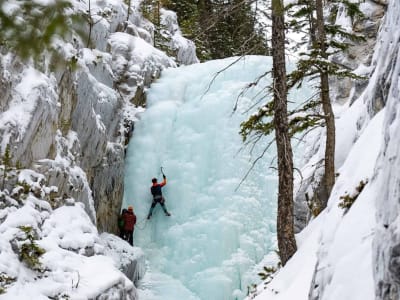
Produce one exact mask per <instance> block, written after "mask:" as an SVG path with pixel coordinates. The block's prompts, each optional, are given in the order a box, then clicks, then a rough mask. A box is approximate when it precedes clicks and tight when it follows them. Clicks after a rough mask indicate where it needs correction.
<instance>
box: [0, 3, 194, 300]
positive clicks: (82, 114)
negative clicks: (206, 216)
mask: <svg viewBox="0 0 400 300" xmlns="http://www.w3.org/2000/svg"><path fill="white" fill-rule="evenodd" d="M89 2H90V1H73V2H72V3H73V10H75V11H76V12H78V13H81V14H87V13H88V12H89V14H90V15H91V18H92V20H93V24H94V25H93V26H92V29H91V36H90V37H91V40H90V43H89V44H87V40H82V39H81V36H80V35H78V34H76V33H75V32H72V33H71V36H70V37H69V38H68V39H66V40H61V39H60V38H57V37H56V38H55V39H54V44H53V47H54V48H56V49H58V50H57V51H58V55H61V56H62V57H64V58H65V61H66V63H65V64H61V65H60V64H56V65H55V69H51V70H50V68H49V65H51V64H53V62H54V60H55V59H56V56H54V54H53V53H43V55H42V57H41V58H40V59H39V61H35V62H25V61H24V62H23V61H21V60H20V59H19V58H18V57H16V56H15V55H14V54H13V53H10V52H8V51H7V50H6V49H1V53H0V92H1V94H0V97H1V99H0V112H1V114H0V141H1V144H0V150H1V151H0V153H1V157H2V164H1V163H0V164H1V172H0V183H2V185H1V186H0V235H1V239H0V240H1V243H0V277H1V279H2V280H1V283H0V294H1V293H4V292H5V291H6V292H9V294H6V296H7V295H9V296H10V297H11V298H12V297H13V296H15V295H17V294H18V293H20V288H21V287H22V288H23V289H24V290H26V293H32V291H33V294H32V295H34V296H32V297H33V298H35V299H42V297H56V298H57V297H63V296H64V294H65V295H72V296H74V295H75V296H80V297H87V298H90V299H94V298H96V297H102V298H101V299H103V298H104V299H105V298H107V299H135V298H136V296H137V295H136V289H135V287H134V285H133V284H132V282H131V281H130V280H132V281H133V280H137V279H138V278H140V277H141V276H142V275H143V267H144V266H143V264H144V259H143V254H142V253H141V251H140V249H138V248H132V247H130V246H129V245H127V244H126V243H125V242H123V241H121V240H119V239H118V238H116V237H115V238H112V237H111V236H107V235H102V236H100V235H99V232H100V233H101V232H103V231H107V232H113V233H116V232H117V216H118V214H119V212H120V208H121V202H122V194H123V181H124V157H125V147H126V145H127V143H128V140H129V137H130V134H131V131H132V130H133V126H134V122H135V120H136V117H137V116H136V115H137V114H138V113H140V112H141V111H143V110H144V108H143V107H144V105H145V96H144V92H145V89H146V88H147V87H148V86H149V85H150V83H151V82H152V81H153V80H155V79H156V78H157V77H158V76H159V74H160V72H161V71H162V70H163V69H164V68H167V67H175V66H176V65H177V64H190V63H194V62H197V58H196V55H195V47H194V45H193V43H192V42H190V41H188V40H186V39H184V38H183V37H182V36H180V35H179V33H180V32H179V30H178V29H177V28H178V27H177V24H176V18H175V19H174V18H173V16H174V14H173V13H171V12H168V11H165V12H163V13H165V14H167V15H168V16H170V17H169V18H167V19H168V24H169V27H170V28H171V30H173V32H170V34H169V36H168V38H167V42H168V44H167V45H166V47H172V48H173V49H172V50H173V51H172V52H175V53H177V54H179V55H178V56H176V57H170V56H168V55H167V54H165V53H164V52H162V51H160V50H158V49H156V48H154V47H153V46H152V45H153V35H154V25H153V24H151V23H150V22H148V21H147V20H145V19H144V18H143V17H142V16H141V14H140V13H139V7H138V6H139V2H137V1H132V7H131V9H130V13H129V18H128V13H127V11H128V9H127V6H126V4H125V2H124V1H122V0H121V1H91V3H90V4H91V6H90V8H89ZM171 16H172V19H171ZM167 19H166V20H167ZM174 22H175V23H174ZM79 26H81V28H80V30H82V31H83V32H89V23H87V24H80V25H79ZM176 41H179V43H177V42H176ZM87 45H89V46H90V47H89V48H87V47H86V46H87ZM46 203H47V204H46ZM68 207H70V208H68ZM59 220H60V221H59ZM74 224H77V225H76V226H74ZM93 224H94V225H93ZM96 227H97V228H96ZM74 228H76V229H74ZM98 231H99V232H98ZM89 233H90V235H89ZM25 244H29V245H31V246H32V247H36V246H35V245H39V246H40V247H41V248H42V249H44V252H45V254H41V251H39V250H38V252H37V253H36V252H34V253H36V255H37V256H38V257H39V256H40V263H38V264H37V268H35V270H33V271H32V270H31V269H32V265H29V264H28V265H27V264H26V263H24V261H23V260H22V263H21V262H19V260H18V258H20V259H21V255H24V254H23V249H25V248H24V247H25V246H23V245H25ZM125 244H126V245H125ZM21 245H22V246H21ZM133 249H135V250H133ZM60 255H63V256H64V258H65V260H69V263H70V264H71V265H70V266H67V265H64V264H63V259H60ZM110 257H111V258H112V259H111V260H110V259H109V258H110ZM10 264H11V265H10ZM99 268H100V269H101V268H102V270H101V272H99V273H103V272H106V273H108V275H107V277H105V278H97V275H96V271H95V270H96V269H99ZM118 269H119V270H121V271H123V272H124V273H125V275H126V276H129V277H128V278H127V277H125V275H123V274H122V273H121V272H120V271H119V270H118ZM89 270H90V271H89ZM59 272H64V274H65V275H64V277H65V278H64V279H63V280H59V278H58V277H57V276H58V275H57V274H58V273H59ZM27 274H28V275H27ZM74 274H75V275H74ZM97 274H98V273H97ZM77 277H79V278H81V279H82V280H84V281H85V282H86V284H88V285H85V284H82V283H79V282H80V279H77ZM46 278H50V280H49V279H46ZM3 279H4V280H3ZM6 279H7V280H6ZM128 279H129V280H128ZM46 280H49V282H48V285H49V286H51V287H52V288H49V289H46V288H44V286H43V282H44V281H46ZM71 280H72V281H74V282H75V284H73V287H72V290H71V288H70V287H69V286H70V285H71ZM33 282H36V283H35V284H33ZM31 284H33V285H34V286H35V287H34V288H27V289H26V288H24V287H25V286H26V285H31ZM31 287H32V286H31Z"/></svg>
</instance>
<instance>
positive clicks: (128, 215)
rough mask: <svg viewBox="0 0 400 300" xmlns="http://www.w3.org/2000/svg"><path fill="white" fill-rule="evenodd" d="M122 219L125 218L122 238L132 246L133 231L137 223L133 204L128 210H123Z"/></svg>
mask: <svg viewBox="0 0 400 300" xmlns="http://www.w3.org/2000/svg"><path fill="white" fill-rule="evenodd" d="M122 220H123V236H122V238H123V239H124V240H126V241H127V242H128V243H129V244H130V245H131V246H133V231H134V229H135V224H136V215H135V213H134V212H133V207H132V206H129V207H128V210H123V213H122Z"/></svg>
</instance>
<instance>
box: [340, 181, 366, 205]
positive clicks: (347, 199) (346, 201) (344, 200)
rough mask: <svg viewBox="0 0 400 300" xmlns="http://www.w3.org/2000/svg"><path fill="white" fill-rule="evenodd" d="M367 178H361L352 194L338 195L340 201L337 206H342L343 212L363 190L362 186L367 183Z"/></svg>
mask: <svg viewBox="0 0 400 300" xmlns="http://www.w3.org/2000/svg"><path fill="white" fill-rule="evenodd" d="M367 183H368V179H366V180H365V181H364V180H361V181H360V183H359V184H358V186H357V187H356V191H355V193H354V194H353V195H349V194H347V193H346V194H345V195H343V196H340V198H339V199H340V200H341V201H340V202H339V204H338V206H339V207H340V208H343V209H344V211H345V213H346V212H347V211H348V210H349V209H350V207H351V206H352V205H353V204H354V202H355V201H356V200H357V198H358V196H359V195H360V194H361V192H362V191H363V189H364V187H365V186H366V185H367Z"/></svg>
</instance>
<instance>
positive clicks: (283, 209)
mask: <svg viewBox="0 0 400 300" xmlns="http://www.w3.org/2000/svg"><path fill="white" fill-rule="evenodd" d="M284 20H285V18H284V5H283V0H272V59H273V76H272V77H273V93H274V100H273V111H274V119H273V124H274V128H275V141H276V146H277V154H278V176H279V186H278V217H277V235H278V248H279V255H280V258H281V261H282V265H285V264H286V262H287V261H288V260H289V259H290V258H291V257H292V255H293V254H294V253H295V252H296V250H297V246H296V240H295V238H294V227H293V225H294V224H293V222H294V221H293V153H292V147H291V143H290V136H289V126H288V112H287V86H286V63H285V23H284Z"/></svg>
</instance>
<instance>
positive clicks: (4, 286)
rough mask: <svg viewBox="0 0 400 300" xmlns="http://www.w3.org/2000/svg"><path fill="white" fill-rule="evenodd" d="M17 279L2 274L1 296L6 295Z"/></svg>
mask: <svg viewBox="0 0 400 300" xmlns="http://www.w3.org/2000/svg"><path fill="white" fill-rule="evenodd" d="M15 280H16V278H14V277H10V276H8V275H7V274H5V273H0V295H1V294H4V293H5V292H6V290H7V287H8V286H9V285H10V284H11V283H13V282H15Z"/></svg>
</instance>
